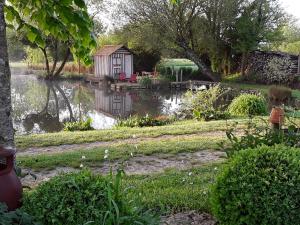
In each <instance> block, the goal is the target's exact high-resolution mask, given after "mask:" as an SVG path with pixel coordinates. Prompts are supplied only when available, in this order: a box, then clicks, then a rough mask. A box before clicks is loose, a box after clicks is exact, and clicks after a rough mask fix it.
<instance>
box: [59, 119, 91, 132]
mask: <svg viewBox="0 0 300 225" xmlns="http://www.w3.org/2000/svg"><path fill="white" fill-rule="evenodd" d="M92 122H93V120H92V119H91V118H88V119H87V120H86V121H83V120H80V121H78V122H68V123H65V125H64V131H88V130H94V128H93V127H92Z"/></svg>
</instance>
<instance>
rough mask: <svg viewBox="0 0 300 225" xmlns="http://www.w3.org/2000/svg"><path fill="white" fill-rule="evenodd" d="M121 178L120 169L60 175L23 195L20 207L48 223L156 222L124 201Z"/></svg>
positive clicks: (124, 224)
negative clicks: (106, 173) (113, 172)
mask: <svg viewBox="0 0 300 225" xmlns="http://www.w3.org/2000/svg"><path fill="white" fill-rule="evenodd" d="M121 181H122V173H121V172H120V171H119V172H118V173H117V175H116V177H115V178H114V177H113V176H112V175H111V176H110V177H101V176H95V175H93V174H92V173H91V172H90V171H87V170H83V171H82V172H80V173H71V174H65V175H60V176H57V177H54V178H52V179H51V180H50V181H48V182H46V183H43V184H41V185H40V186H38V187H37V188H36V189H35V190H34V191H32V192H31V193H29V194H28V195H27V196H25V197H24V206H23V209H24V210H25V211H26V212H30V213H31V214H32V215H34V216H35V217H36V218H37V219H38V220H39V221H41V222H42V223H43V224H49V225H50V224H53V225H57V224H64V225H78V224H90V225H99V224H105V225H117V224H119V225H134V224H156V223H155V221H156V219H155V218H154V217H152V216H151V215H150V214H148V213H142V211H141V209H140V207H135V206H133V204H132V202H131V201H128V202H127V201H125V200H124V199H125V198H124V195H125V193H124V191H123V189H122V188H121V185H122V182H121Z"/></svg>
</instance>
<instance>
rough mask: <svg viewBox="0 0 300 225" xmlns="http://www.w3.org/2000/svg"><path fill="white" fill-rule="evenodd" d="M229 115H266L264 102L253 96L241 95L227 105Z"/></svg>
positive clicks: (259, 97)
mask: <svg viewBox="0 0 300 225" xmlns="http://www.w3.org/2000/svg"><path fill="white" fill-rule="evenodd" d="M228 110H229V113H230V114H231V115H232V116H258V115H265V114H266V113H267V102H266V100H265V99H264V98H263V97H261V96H257V95H253V94H241V95H240V96H238V97H237V98H235V99H234V100H233V101H232V103H231V104H230V105H229V108H228Z"/></svg>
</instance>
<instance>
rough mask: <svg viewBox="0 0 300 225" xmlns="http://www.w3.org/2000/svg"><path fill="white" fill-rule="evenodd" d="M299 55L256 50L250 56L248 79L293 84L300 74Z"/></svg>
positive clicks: (267, 82)
mask: <svg viewBox="0 0 300 225" xmlns="http://www.w3.org/2000/svg"><path fill="white" fill-rule="evenodd" d="M298 61H299V60H298V56H297V55H290V54H287V53H282V52H264V51H254V52H252V53H251V54H250V56H249V57H248V62H247V67H246V71H245V75H246V79H247V80H249V81H254V82H256V83H263V84H272V83H275V84H276V83H279V84H291V83H292V82H293V81H294V79H295V75H297V74H298Z"/></svg>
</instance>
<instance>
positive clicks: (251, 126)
mask: <svg viewBox="0 0 300 225" xmlns="http://www.w3.org/2000/svg"><path fill="white" fill-rule="evenodd" d="M261 120H262V121H261V122H260V123H259V124H260V125H259V126H258V125H257V124H256V123H254V122H253V121H252V120H251V119H250V120H249V122H248V125H247V128H246V129H245V130H244V131H245V134H244V135H243V136H241V137H238V136H237V135H236V133H238V129H237V128H236V126H233V127H231V128H230V129H228V130H227V131H226V135H227V138H228V139H229V141H230V146H225V145H224V142H222V143H221V144H220V146H221V148H222V149H224V150H225V152H226V153H227V156H228V157H231V156H233V155H234V154H235V153H237V152H239V151H241V150H244V149H249V148H257V147H258V146H261V145H266V146H274V145H276V144H284V145H286V146H289V147H298V146H299V144H300V133H299V128H298V127H297V126H296V125H295V124H292V125H290V126H289V127H288V128H287V129H285V130H274V129H272V128H271V127H270V125H269V121H265V120H263V119H261ZM235 125H237V124H235Z"/></svg>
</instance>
